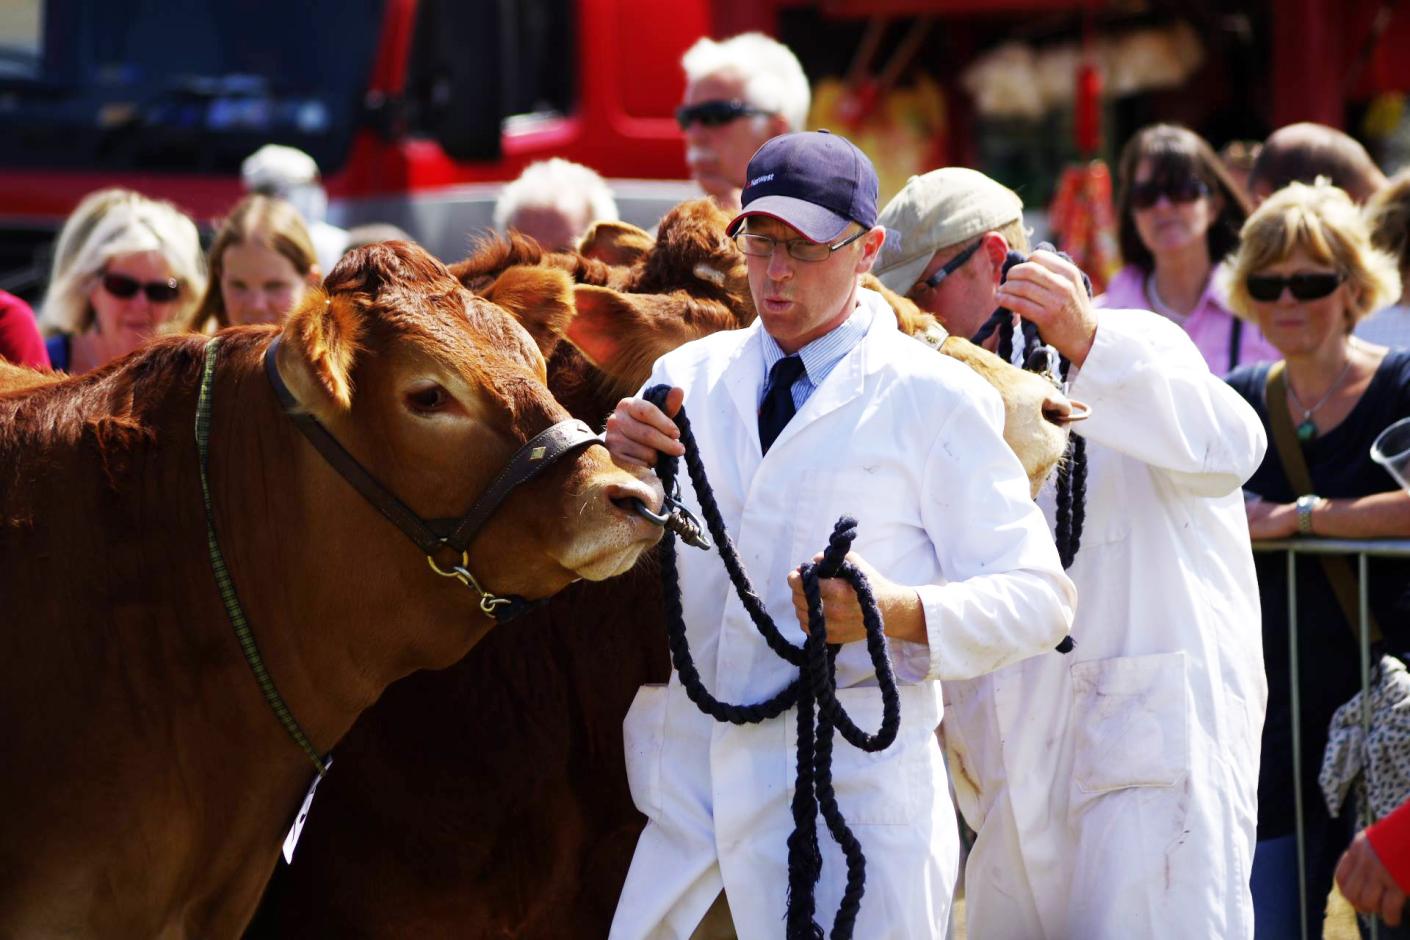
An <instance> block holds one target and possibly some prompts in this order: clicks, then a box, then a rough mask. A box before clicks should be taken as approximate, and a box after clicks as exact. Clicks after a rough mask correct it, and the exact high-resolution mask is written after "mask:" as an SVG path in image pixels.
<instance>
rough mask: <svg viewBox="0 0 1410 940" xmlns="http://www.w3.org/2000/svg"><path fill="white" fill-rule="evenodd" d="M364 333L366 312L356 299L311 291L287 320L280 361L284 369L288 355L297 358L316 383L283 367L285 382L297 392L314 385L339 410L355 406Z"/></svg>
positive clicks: (348, 295)
mask: <svg viewBox="0 0 1410 940" xmlns="http://www.w3.org/2000/svg"><path fill="white" fill-rule="evenodd" d="M362 331H363V326H362V311H361V310H360V309H359V308H358V303H357V300H356V299H355V297H354V296H352V295H350V294H338V295H337V296H333V297H330V296H329V295H328V294H326V293H324V292H323V291H322V290H321V289H319V288H314V289H312V290H310V291H308V293H307V294H306V295H305V296H304V300H303V302H302V303H300V304H299V306H298V307H297V308H296V309H295V310H294V312H293V313H291V314H289V317H288V319H287V320H285V321H284V331H283V343H282V344H281V349H280V352H281V354H282V355H280V357H279V359H280V365H281V366H284V365H287V364H288V360H287V359H286V358H285V356H292V357H293V358H295V359H297V360H298V361H299V362H300V363H301V364H302V366H303V370H304V371H306V372H307V374H308V376H309V377H311V378H312V380H313V381H312V383H305V382H301V381H299V380H298V378H296V377H295V376H293V375H291V374H290V373H289V372H288V371H286V370H285V369H284V368H281V369H280V371H281V373H282V374H283V375H284V380H285V381H286V382H289V384H290V387H292V388H294V389H295V390H296V391H297V390H298V389H299V388H300V386H303V385H305V384H312V385H314V386H316V387H317V389H318V390H319V391H321V392H322V393H323V394H324V395H326V396H327V397H328V398H331V399H332V400H333V402H334V404H335V405H336V406H337V407H339V408H342V409H347V408H349V407H351V405H352V394H353V386H352V368H353V363H354V362H355V361H356V359H357V355H358V352H359V351H360V349H361V347H360V346H359V341H360V339H361V338H362ZM300 400H301V401H303V400H304V399H303V398H301V399H300ZM306 403H307V402H306Z"/></svg>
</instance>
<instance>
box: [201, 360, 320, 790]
mask: <svg viewBox="0 0 1410 940" xmlns="http://www.w3.org/2000/svg"><path fill="white" fill-rule="evenodd" d="M219 352H220V338H219V337H216V338H214V339H212V340H211V341H210V342H209V343H207V344H206V350H205V367H204V370H203V372H202V376H201V391H200V396H199V398H198V400H197V403H196V449H197V457H198V461H199V467H200V475H201V500H202V504H203V505H204V507H205V517H206V548H207V553H208V555H209V558H210V565H211V572H212V573H213V574H214V575H215V581H216V586H217V588H218V589H219V591H220V600H221V604H222V605H223V606H224V608H225V613H226V616H227V617H229V619H230V625H231V627H233V628H234V630H235V638H236V640H237V641H238V642H239V644H240V652H241V654H242V655H243V656H244V658H245V662H246V664H247V665H248V666H249V667H250V672H251V673H252V674H253V675H254V678H255V682H256V684H258V686H259V690H260V694H261V695H262V696H263V697H264V701H265V703H266V704H267V705H268V706H269V708H270V710H271V711H273V712H274V716H275V717H276V718H277V719H278V720H279V724H280V725H281V726H282V727H283V728H284V731H285V732H286V733H287V734H288V735H289V737H290V738H292V739H293V741H294V743H295V744H296V745H298V747H299V749H300V750H301V751H303V753H304V755H305V756H306V757H308V759H309V760H310V761H311V762H312V763H313V766H314V769H315V770H316V771H317V772H318V775H319V776H320V777H321V776H323V775H324V774H325V773H327V770H328V764H329V762H330V759H331V757H330V756H329V755H324V754H322V753H320V751H319V750H318V748H316V747H315V746H314V744H313V742H312V741H311V740H310V739H309V736H308V735H307V734H306V733H305V732H304V729H303V727H302V726H301V725H300V724H299V722H298V720H297V719H296V718H295V717H294V714H293V712H292V710H291V709H290V708H289V705H288V703H287V702H285V700H284V697H283V696H282V695H281V694H280V692H279V689H278V687H277V686H276V685H275V682H274V678H273V677H272V676H271V675H270V674H269V670H268V668H267V667H266V666H265V663H264V657H263V655H262V654H261V653H260V649H259V644H258V643H257V642H256V641H255V636H254V632H253V631H252V630H251V629H250V624H249V621H248V620H247V619H246V617H245V611H244V607H243V606H242V605H241V603H240V598H239V595H238V593H237V592H236V589H235V583H234V580H233V579H232V578H231V576H230V569H229V567H228V565H227V564H226V561H225V553H224V552H223V551H222V550H221V547H220V539H219V537H218V535H217V533H216V527H215V506H214V502H213V500H212V499H211V487H210V475H209V468H210V427H211V407H212V390H213V386H214V384H215V367H216V362H217V360H218V359H219Z"/></svg>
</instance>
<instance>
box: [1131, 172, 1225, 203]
mask: <svg viewBox="0 0 1410 940" xmlns="http://www.w3.org/2000/svg"><path fill="white" fill-rule="evenodd" d="M1208 195H1209V184H1208V183H1206V182H1205V181H1204V180H1202V179H1200V178H1199V177H1197V176H1187V177H1185V178H1184V179H1182V180H1165V181H1163V182H1157V181H1156V180H1146V181H1145V182H1143V183H1132V184H1131V205H1133V206H1135V207H1136V208H1137V209H1149V208H1150V207H1151V206H1154V205H1155V204H1156V203H1157V202H1160V197H1161V196H1164V197H1165V198H1166V199H1169V200H1170V201H1171V202H1174V203H1186V202H1194V201H1195V200H1196V199H1200V198H1202V197H1204V196H1208Z"/></svg>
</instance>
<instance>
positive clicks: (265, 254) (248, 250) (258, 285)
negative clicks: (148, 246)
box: [183, 195, 322, 330]
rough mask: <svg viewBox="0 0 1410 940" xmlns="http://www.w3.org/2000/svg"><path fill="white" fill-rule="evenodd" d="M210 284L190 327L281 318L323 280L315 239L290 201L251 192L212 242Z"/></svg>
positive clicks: (236, 206) (218, 327)
mask: <svg viewBox="0 0 1410 940" xmlns="http://www.w3.org/2000/svg"><path fill="white" fill-rule="evenodd" d="M209 263H210V286H209V287H207V289H206V294H205V297H204V298H203V299H202V300H201V304H200V306H199V307H198V308H196V310H195V311H193V313H192V315H191V317H190V318H189V319H188V320H187V321H186V322H185V323H184V324H183V326H185V327H186V328H187V329H193V330H196V329H205V328H211V327H214V328H215V329H220V328H222V327H226V326H243V325H245V324H250V323H278V322H280V321H281V320H283V319H284V316H285V315H286V314H288V312H289V311H290V310H293V309H294V307H295V306H297V305H298V302H299V300H300V299H302V298H303V295H304V291H305V290H307V289H308V288H309V287H313V286H316V285H317V284H318V282H319V281H320V280H321V279H322V275H321V272H320V271H319V267H318V256H317V254H316V253H315V251H314V247H313V240H312V239H311V238H310V237H309V233H308V228H307V227H306V226H305V225H304V222H303V219H302V217H300V215H299V212H298V210H297V209H295V208H294V206H293V205H292V204H291V203H288V202H286V201H284V200H283V199H279V198H276V197H272V196H258V195H256V196H246V197H245V198H244V199H242V200H240V202H238V203H237V204H236V205H235V208H234V209H232V210H231V212H230V215H229V216H227V217H226V219H225V221H224V222H223V223H221V226H220V228H219V229H218V230H217V231H216V233H215V240H214V241H213V242H212V243H211V250H210V255H209Z"/></svg>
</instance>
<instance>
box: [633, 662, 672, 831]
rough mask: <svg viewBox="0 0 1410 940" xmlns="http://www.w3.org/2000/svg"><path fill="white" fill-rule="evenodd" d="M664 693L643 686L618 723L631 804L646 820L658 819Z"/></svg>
mask: <svg viewBox="0 0 1410 940" xmlns="http://www.w3.org/2000/svg"><path fill="white" fill-rule="evenodd" d="M666 689H667V686H665V685H664V684H662V685H644V686H642V687H641V688H639V689H637V691H636V697H635V698H633V699H632V707H631V708H629V709H627V717H626V718H625V719H623V721H622V741H623V743H624V745H625V746H626V758H627V785H628V787H629V788H630V789H631V793H632V802H633V803H635V804H636V808H637V809H639V810H641V811H642V813H644V814H645V815H646V816H647V817H648V818H651V819H657V818H659V817H660V815H661V759H662V750H663V748H664V746H665V737H666V736H665V732H666Z"/></svg>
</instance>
